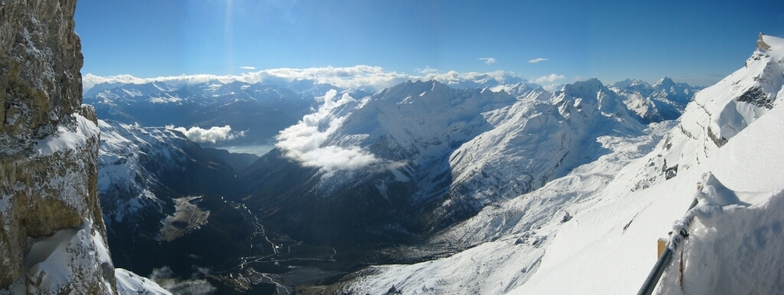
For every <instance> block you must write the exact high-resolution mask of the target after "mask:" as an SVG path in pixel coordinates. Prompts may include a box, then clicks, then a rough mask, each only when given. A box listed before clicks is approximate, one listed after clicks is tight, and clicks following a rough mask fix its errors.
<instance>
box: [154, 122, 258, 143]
mask: <svg viewBox="0 0 784 295" xmlns="http://www.w3.org/2000/svg"><path fill="white" fill-rule="evenodd" d="M166 129H171V130H177V131H179V132H182V133H183V134H185V137H187V138H188V140H190V141H193V142H198V143H202V142H209V143H213V144H214V143H217V142H219V141H227V140H232V139H236V138H239V137H243V136H245V131H240V132H233V131H231V126H229V125H226V126H223V127H217V126H214V127H211V128H210V129H203V128H201V127H198V126H194V127H191V128H189V129H185V127H174V126H171V125H169V126H166Z"/></svg>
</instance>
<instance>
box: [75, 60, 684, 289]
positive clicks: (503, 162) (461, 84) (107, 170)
mask: <svg viewBox="0 0 784 295" xmlns="http://www.w3.org/2000/svg"><path fill="white" fill-rule="evenodd" d="M281 81H283V82H281ZM281 81H277V82H274V83H273V82H270V81H266V82H265V81H250V82H249V81H239V80H236V79H235V80H222V79H219V78H214V77H213V78H211V79H209V80H206V81H201V80H198V79H197V81H196V82H194V81H192V80H189V79H185V78H183V79H181V80H167V81H142V82H143V83H141V84H134V83H117V82H113V83H109V82H107V83H104V84H96V85H95V86H94V87H92V88H91V89H90V90H88V91H87V93H86V98H85V101H86V102H91V103H93V104H95V105H96V108H97V109H98V111H99V115H100V113H101V112H103V113H104V114H106V115H107V116H111V118H114V119H119V120H122V121H123V122H125V123H121V122H111V121H102V122H101V128H102V131H103V132H104V133H105V136H104V139H105V140H104V142H103V145H102V149H101V160H100V163H101V165H102V166H101V171H103V172H102V173H101V176H102V178H101V179H100V180H101V181H100V182H99V184H100V189H101V192H102V193H103V195H105V196H109V197H108V198H104V199H105V204H103V206H104V207H106V208H107V209H105V210H106V217H107V223H108V224H109V227H110V229H111V228H116V229H120V230H119V231H118V232H116V233H115V234H120V233H124V232H125V231H129V232H133V233H135V234H134V235H136V236H140V237H145V238H147V239H148V240H150V241H152V240H155V239H154V238H155V237H154V236H155V235H156V234H158V233H159V231H160V230H161V228H160V225H159V224H158V223H160V222H161V220H165V219H166V216H173V215H176V214H175V212H176V207H177V206H178V204H180V203H178V202H181V201H179V200H182V198H184V197H188V196H191V195H196V194H195V193H192V192H187V191H189V190H188V187H187V186H188V185H189V184H196V183H199V184H200V185H203V184H204V183H202V182H201V181H194V180H193V179H195V178H198V179H205V180H210V181H213V183H214V184H215V185H217V182H220V181H223V178H220V177H213V176H204V175H201V174H200V173H202V172H204V173H207V174H206V175H210V174H209V173H217V174H213V175H216V176H217V175H218V174H221V173H223V174H228V175H230V176H232V177H233V176H234V172H229V171H228V170H220V169H228V168H219V169H218V170H203V171H202V172H198V167H204V166H206V167H208V168H209V167H210V165H212V164H210V165H207V164H204V163H210V162H212V163H218V162H219V161H218V160H215V159H214V158H210V157H208V156H207V155H204V154H205V152H204V151H203V150H201V148H200V147H198V146H196V145H193V144H192V143H188V142H187V140H186V139H185V138H183V135H182V134H180V133H179V132H185V134H186V135H187V134H188V133H189V132H188V130H187V129H185V128H189V127H194V128H196V127H199V128H209V127H212V128H217V126H223V125H224V124H226V125H229V124H230V125H231V127H232V129H231V130H245V132H246V133H245V136H246V138H247V137H248V135H247V134H248V133H249V132H250V130H251V129H252V128H254V126H261V125H265V124H260V123H259V122H258V118H260V117H259V116H258V113H259V112H267V113H269V109H271V108H272V109H273V110H274V111H275V112H278V111H280V110H287V112H288V113H289V114H295V115H296V114H297V112H299V114H300V115H299V116H300V117H299V118H301V119H298V120H296V121H295V120H288V121H286V120H283V119H280V118H272V116H268V118H271V120H273V121H275V122H276V124H278V123H279V122H281V121H285V122H287V123H285V124H287V125H286V126H280V125H281V124H283V123H280V124H278V125H275V124H267V125H266V126H265V127H270V128H267V129H266V130H267V131H265V132H267V133H266V134H267V135H264V136H268V137H264V136H259V134H258V133H256V134H254V135H252V136H251V137H252V138H253V139H254V140H259V139H265V140H269V139H270V138H269V133H270V132H272V131H274V132H275V133H276V134H277V136H276V137H275V138H274V140H275V147H276V148H275V150H273V151H272V152H270V153H269V154H267V155H265V156H264V157H262V158H261V159H260V160H259V161H257V162H255V163H253V164H251V165H250V166H248V167H247V168H246V169H245V170H244V172H241V171H238V172H241V173H238V175H237V176H238V178H237V180H239V182H237V183H236V184H230V185H224V186H226V187H232V188H235V189H236V191H233V192H226V191H220V192H217V191H215V190H213V193H212V196H210V197H205V198H213V197H214V196H218V195H223V196H226V197H228V198H229V199H230V200H231V201H232V202H234V203H235V204H244V205H246V206H247V207H248V208H249V209H250V211H249V213H250V212H252V214H253V215H256V217H258V218H259V219H260V220H263V221H262V223H263V227H264V228H265V229H266V232H267V237H270V235H269V233H276V235H278V236H283V237H288V236H290V237H291V238H293V239H294V241H299V242H297V243H298V245H301V246H298V247H297V248H295V251H296V250H298V249H299V251H301V252H297V253H307V252H308V251H311V250H307V249H312V248H309V247H318V245H330V247H332V250H333V251H336V253H335V254H333V255H332V256H330V260H331V259H337V260H339V261H343V263H348V264H349V265H355V264H357V263H369V264H377V263H382V262H384V261H406V262H416V261H421V260H423V259H431V258H433V257H439V256H443V255H444V254H446V253H456V252H459V251H464V250H466V249H469V248H471V247H474V246H477V245H481V244H482V243H484V242H487V241H488V240H487V239H490V238H491V237H494V238H493V239H495V238H497V237H498V236H499V235H501V232H504V230H502V231H501V232H492V231H487V230H488V229H487V228H486V227H483V226H479V227H478V228H470V227H461V226H459V224H462V223H464V222H470V220H473V219H471V218H472V217H474V218H476V217H475V216H481V215H482V214H486V212H492V209H489V208H496V209H498V210H501V209H499V208H504V205H502V204H506V203H508V202H512V201H510V200H517V199H519V196H521V195H525V194H527V193H532V192H534V193H535V192H536V191H539V190H544V189H545V188H548V187H550V189H553V192H560V191H563V189H562V188H555V189H554V188H553V186H556V185H562V184H563V182H559V181H563V180H562V179H570V178H569V177H572V179H574V178H576V179H581V178H582V177H584V176H585V175H578V176H574V175H573V174H574V171H575V169H577V168H578V167H583V166H584V165H586V164H591V163H609V162H612V163H611V164H606V165H610V167H615V168H614V169H616V170H617V169H620V167H621V166H622V165H621V164H625V163H627V161H628V160H629V159H630V158H632V157H633V156H635V155H636V156H637V157H639V156H641V155H642V154H641V153H642V151H644V150H645V148H642V149H641V150H640V151H636V152H630V149H631V148H630V147H629V146H628V145H634V144H642V145H643V146H648V147H649V148H650V147H652V146H653V141H655V140H656V139H658V138H660V136H661V135H662V133H663V131H662V130H665V129H666V126H670V125H668V124H669V123H661V124H659V123H654V124H653V125H649V124H650V122H658V121H662V120H665V119H668V118H669V117H667V118H664V117H661V116H659V115H660V114H661V111H660V109H662V107H661V106H659V105H658V104H663V105H666V106H670V107H672V110H671V111H672V112H675V113H678V114H679V112H680V110H682V109H683V107H682V104H684V103H685V102H686V101H688V100H690V95H693V93H694V92H693V91H694V88H691V87H689V86H688V85H685V84H675V83H673V82H672V81H671V80H670V79H667V78H665V79H662V80H661V81H659V82H657V83H655V84H653V85H649V84H646V83H644V82H635V83H627V84H629V85H624V84H623V83H617V84H616V85H613V86H605V85H603V84H602V83H601V82H600V81H598V80H596V79H591V80H586V81H581V82H576V83H573V84H568V85H565V86H563V87H561V88H559V89H558V90H556V91H547V90H545V89H543V88H542V87H540V86H539V85H536V84H531V83H528V82H527V81H525V80H523V79H520V78H516V77H512V76H508V75H491V74H471V75H458V74H453V75H441V76H438V77H437V79H433V80H427V81H422V80H417V81H415V82H414V81H407V82H404V83H401V84H398V85H395V86H393V87H389V88H383V89H379V90H377V91H376V90H374V88H373V87H372V85H367V86H365V87H355V88H340V87H337V86H334V85H330V84H324V83H317V81H316V80H281ZM276 83H277V84H276ZM371 91H374V92H371ZM654 102H655V103H654ZM657 103H658V104H657ZM238 104H242V106H241V107H238V108H235V110H236V111H231V112H230V111H226V110H228V109H231V108H232V106H233V105H238ZM250 105H252V106H250ZM640 106H644V107H640ZM630 107H637V109H631V110H630ZM253 112H255V113H253ZM163 113H166V114H168V115H167V116H161V114H163ZM646 114H648V115H646ZM650 114H655V115H650ZM669 115H671V116H672V115H673V114H672V113H670V114H669ZM657 116H658V117H657ZM289 117H294V115H292V116H289ZM287 119H291V118H287ZM134 122H135V123H134ZM242 122H250V123H251V124H249V125H242ZM191 124H193V125H191ZM253 124H256V125H253ZM285 124H284V125H285ZM144 125H169V127H159V128H150V127H144ZM172 125H173V126H172ZM174 126H177V127H179V126H184V127H185V128H174ZM238 126H239V127H238ZM242 128H247V129H242ZM626 142H631V143H628V144H626ZM194 154H195V155H198V156H194ZM607 157H610V158H609V159H607ZM613 161H614V162H613ZM188 163H197V164H196V165H197V167H196V168H197V169H192V168H185V169H183V168H182V167H183V166H186V167H187V166H188ZM198 163H202V164H198ZM199 165H202V166H199ZM216 165H217V164H216ZM222 165H223V164H221V165H218V166H215V167H226V166H222ZM595 165H598V164H595ZM599 167H601V168H599ZM213 168H214V167H213ZM606 168H607V167H605V166H597V168H590V169H588V168H586V169H588V170H591V169H594V170H600V169H606ZM178 169H180V170H179V171H180V172H178ZM185 171H188V172H185ZM220 171H223V172H220ZM208 172H209V173H208ZM178 173H179V174H178ZM182 173H184V174H186V175H189V176H182V175H180V174H182ZM595 173H596V175H595V176H592V177H595V178H591V179H594V180H592V181H593V182H592V183H593V184H591V185H589V186H590V187H591V188H590V189H588V191H595V190H598V189H599V188H601V187H602V186H603V185H604V184H606V183H607V182H608V181H609V179H610V178H611V177H612V176H611V173H609V172H607V171H601V172H595ZM166 175H168V176H166ZM177 175H180V176H177ZM586 177H587V176H586ZM178 179H179V180H178ZM172 181H174V184H171V183H172ZM216 181H217V182H216ZM233 181H236V180H234V179H229V180H227V183H233ZM572 181H574V180H572ZM208 182H209V181H208ZM552 183H556V184H552ZM575 183H577V184H575V185H573V186H571V187H572V188H574V189H578V187H580V185H578V184H581V183H582V182H580V181H576V182H575ZM567 186H568V185H567ZM210 187H215V186H210ZM580 189H586V188H580ZM216 192H217V193H216ZM201 194H203V193H201ZM207 195H210V193H207ZM582 195H584V194H578V195H577V197H573V198H572V197H563V196H560V197H558V199H559V200H560V201H558V202H551V203H547V204H542V203H531V202H527V201H526V202H523V203H525V204H524V205H521V206H526V208H527V209H526V211H537V212H548V214H550V215H535V216H537V217H532V218H534V219H536V220H538V222H542V223H544V222H547V221H548V220H549V219H548V218H551V217H552V216H554V215H558V216H560V218H563V219H567V220H568V219H569V218H571V217H570V216H571V215H570V214H573V213H569V212H568V211H565V210H563V208H562V207H563V206H565V204H570V203H573V202H576V201H577V200H581V199H582V197H581V196H582ZM112 196H117V197H112ZM189 200H190V199H189ZM202 202H203V201H202ZM517 202H518V203H519V201H517ZM197 207H199V206H197ZM139 208H145V209H144V212H147V213H144V214H142V215H143V216H148V217H145V220H147V221H146V224H148V225H149V226H148V227H149V228H147V229H145V230H143V231H142V230H140V229H139V228H138V226H130V225H129V223H127V222H125V223H124V222H123V220H124V219H125V216H132V215H138V213H135V211H134V210H139ZM200 208H201V207H200ZM488 210H491V211H488ZM131 211H134V212H131ZM213 212H214V210H213ZM213 214H214V213H213ZM518 215H519V213H518ZM243 218H246V219H247V218H250V217H249V216H244V217H243ZM110 220H119V221H110ZM207 220H208V221H209V220H210V218H209V217H208V218H207ZM114 222H117V224H120V225H119V226H114V224H113V223H114ZM207 224H208V225H209V224H210V223H207ZM532 224H533V223H531V222H529V223H527V225H526V228H528V229H530V228H531V226H532ZM194 228H195V227H194ZM505 231H506V232H507V233H509V230H505ZM142 232H143V233H142ZM110 233H111V231H110ZM186 235H187V234H186ZM546 236H547V235H544V234H540V235H531V238H530V241H529V239H528V238H525V239H522V240H521V241H523V242H525V241H527V242H525V243H528V242H531V243H534V244H533V245H532V246H531V247H533V248H531V249H534V248H538V247H542V245H543V244H544V243H543V242H544V241H546ZM151 238H152V239H151ZM540 238H541V242H542V243H540ZM286 239H288V238H284V239H282V240H281V241H286ZM268 241H269V240H268ZM236 242H237V243H238V244H244V243H246V242H245V241H242V239H240V240H238V241H236ZM303 242H304V244H303ZM523 242H521V243H523ZM274 244H275V242H273V245H274ZM400 245H405V246H404V247H399V246H400ZM117 247H120V248H121V247H122V246H117ZM302 247H304V248H302ZM303 249H305V250H303ZM159 251H162V253H164V252H166V251H168V250H159ZM289 251H291V248H289ZM532 251H534V250H532ZM534 252H535V251H534ZM534 252H531V253H534ZM347 253H355V254H347ZM249 254H251V253H248V254H246V255H249ZM272 254H273V256H274V255H278V252H277V251H274V252H273V253H272ZM529 254H530V253H529ZM296 255H306V256H307V255H309V254H296ZM131 256H132V255H131V254H128V257H131ZM534 256H535V255H534ZM534 256H530V255H526V256H525V257H534ZM267 257H270V256H267ZM270 259H273V260H274V259H275V258H274V257H272V258H265V260H264V261H266V260H270ZM307 259H314V258H312V257H311V258H307ZM319 259H321V258H316V260H319ZM115 260H118V259H115ZM120 261H122V260H120ZM256 261H260V260H256ZM180 262H182V263H181V264H183V265H184V264H186V263H187V262H184V261H179V262H176V263H180ZM160 266H161V264H160V263H158V264H156V265H155V266H153V264H149V265H144V266H140V265H137V266H134V267H132V269H136V270H137V271H141V272H144V271H148V270H149V269H150V268H152V267H160ZM253 266H254V267H256V268H258V267H264V266H263V265H262V266H259V265H257V264H254V265H253ZM179 271H182V272H183V273H182V274H180V275H187V274H189V272H188V270H183V269H182V268H181V269H179V270H178V271H176V272H179ZM278 283H279V284H286V282H285V281H282V282H278Z"/></svg>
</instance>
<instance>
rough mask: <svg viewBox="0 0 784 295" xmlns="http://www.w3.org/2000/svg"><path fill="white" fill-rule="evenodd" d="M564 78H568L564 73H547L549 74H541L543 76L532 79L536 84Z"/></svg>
mask: <svg viewBox="0 0 784 295" xmlns="http://www.w3.org/2000/svg"><path fill="white" fill-rule="evenodd" d="M564 78H566V77H564V75H556V74H550V75H547V76H541V77H538V78H534V79H533V80H531V82H534V83H536V84H542V83H553V82H555V81H556V80H560V79H564Z"/></svg>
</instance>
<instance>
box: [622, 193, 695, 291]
mask: <svg viewBox="0 0 784 295" xmlns="http://www.w3.org/2000/svg"><path fill="white" fill-rule="evenodd" d="M695 206H697V199H696V198H695V199H694V201H692V202H691V205H690V206H689V209H688V210H686V212H689V210H691V209H692V208H694V207H695ZM687 236H688V232H687V228H686V227H685V226H684V227H683V228H681V230H680V231H679V232H677V233H672V234H671V235H670V240H669V241H668V242H667V247H666V248H665V249H664V251H663V252H662V254H661V255H660V256H659V260H657V261H656V264H654V265H653V269H651V273H649V274H648V277H647V278H646V279H645V283H643V284H642V287H641V288H640V291H639V292H637V295H650V294H651V293H653V289H655V288H656V285H657V284H658V283H659V279H660V278H661V276H662V274H663V273H664V269H666V268H667V266H668V265H670V260H672V255H673V254H674V253H675V250H676V249H677V248H678V245H679V244H680V242H681V241H682V240H683V239H684V238H686V237H687Z"/></svg>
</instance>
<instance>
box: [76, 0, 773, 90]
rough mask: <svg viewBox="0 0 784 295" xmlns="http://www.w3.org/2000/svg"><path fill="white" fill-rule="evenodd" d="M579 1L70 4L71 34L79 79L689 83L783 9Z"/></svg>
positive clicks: (733, 64) (748, 48)
mask: <svg viewBox="0 0 784 295" xmlns="http://www.w3.org/2000/svg"><path fill="white" fill-rule="evenodd" d="M588 2H589V1H537V2H534V1H456V0H453V1H434V0H417V1H408V0H399V1H397V0H395V1H392V0H390V1H374V0H366V1H358V0H344V1H337V0H335V1H333V0H319V1H316V0H310V1H307V0H299V1H293V0H288V1H287V0H273V1H264V0H261V1H259V0H222V1H210V0H200V1H159V0H155V1H150V0H134V1H125V0H116V1H115V0H112V1H105V0H80V1H78V3H77V7H76V32H77V33H78V34H79V35H80V36H81V38H82V50H83V53H84V57H85V63H84V68H83V69H82V73H83V74H86V73H91V74H95V75H102V76H109V75H118V74H131V75H134V76H137V77H157V76H171V75H180V74H215V75H227V74H240V73H243V72H247V71H251V70H249V69H245V68H243V67H253V68H255V69H256V70H261V69H271V68H309V67H324V66H335V67H346V66H354V65H370V66H380V67H382V68H384V69H385V70H387V71H395V72H399V73H407V74H418V71H419V70H421V69H426V68H430V69H438V70H440V71H448V70H455V71H458V72H469V71H474V72H490V71H497V70H504V71H507V72H513V73H514V75H516V76H520V77H522V78H527V79H534V78H537V77H542V76H546V75H551V74H556V76H560V75H563V77H564V78H562V79H559V80H556V81H555V82H557V83H568V82H572V81H575V80H576V79H584V78H589V77H597V78H599V79H601V80H602V81H603V82H605V83H609V82H614V81H618V80H622V79H625V78H638V79H643V80H646V81H649V82H653V81H655V80H658V79H659V78H661V77H663V76H669V77H672V78H673V79H674V80H676V81H681V82H687V83H691V84H711V83H715V82H717V81H718V80H719V79H720V78H722V77H724V76H726V75H728V74H729V73H731V72H732V71H734V70H736V69H738V68H739V67H741V66H743V62H744V61H745V59H746V58H748V57H749V56H750V55H751V53H752V51H753V50H754V42H755V41H756V38H757V34H758V33H759V32H764V33H766V34H770V35H776V36H784V3H783V2H781V1H780V0H777V1H721V2H720V3H719V2H716V1H597V2H598V3H588ZM684 2H688V3H684ZM482 58H485V59H482ZM486 58H492V59H493V60H494V61H495V62H488V60H487V59H486ZM535 59H546V60H542V61H540V62H538V63H532V62H530V61H531V60H535ZM491 61H492V60H491ZM545 84H546V83H545Z"/></svg>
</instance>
